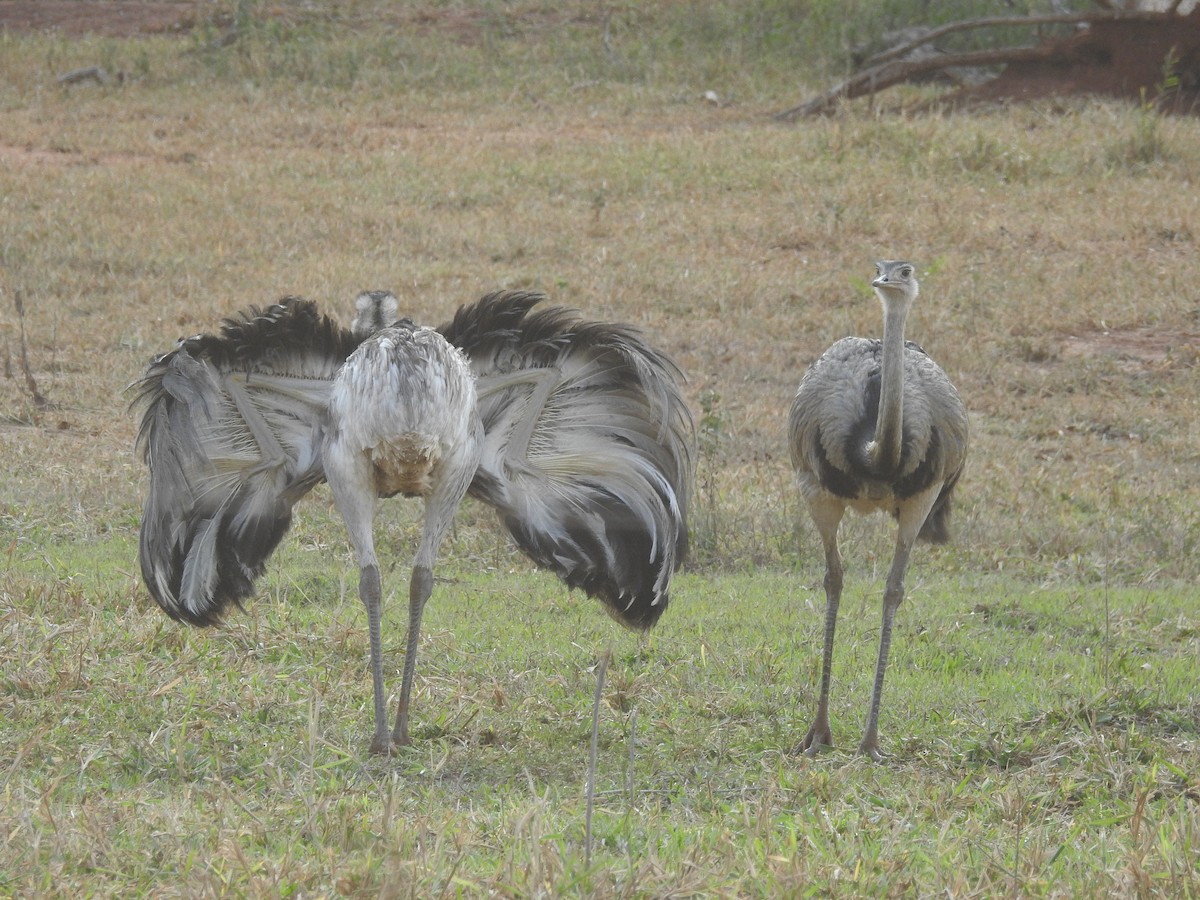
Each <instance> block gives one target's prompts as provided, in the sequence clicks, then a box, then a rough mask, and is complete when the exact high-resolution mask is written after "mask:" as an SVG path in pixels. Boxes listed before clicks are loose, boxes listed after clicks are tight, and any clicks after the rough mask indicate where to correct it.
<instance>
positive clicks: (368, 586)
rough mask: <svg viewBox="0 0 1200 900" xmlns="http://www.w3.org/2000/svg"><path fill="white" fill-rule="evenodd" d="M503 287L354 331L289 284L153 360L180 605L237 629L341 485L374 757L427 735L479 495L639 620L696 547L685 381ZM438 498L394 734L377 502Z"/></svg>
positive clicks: (372, 321)
mask: <svg viewBox="0 0 1200 900" xmlns="http://www.w3.org/2000/svg"><path fill="white" fill-rule="evenodd" d="M542 299H543V298H542V296H541V295H539V294H534V293H529V292H520V291H501V292H496V293H494V294H489V295H488V296H486V297H484V298H482V299H481V300H479V301H478V302H477V303H475V304H472V305H470V306H466V307H463V308H462V309H460V310H459V311H458V313H457V314H456V315H455V317H454V320H453V321H452V322H450V323H448V324H447V325H444V326H442V328H440V329H438V330H437V331H434V330H432V329H429V328H420V327H417V326H415V325H413V323H412V322H411V321H409V320H407V319H403V320H400V321H394V320H395V316H396V308H397V305H398V304H397V302H396V298H395V297H393V296H392V295H391V294H389V293H387V292H379V291H373V292H369V293H365V294H362V295H360V296H359V298H358V301H357V313H356V316H355V321H354V326H353V329H352V330H347V329H344V328H341V327H340V326H338V325H337V324H336V323H334V322H333V321H332V320H331V319H329V318H328V317H326V316H322V315H319V314H318V312H317V309H316V306H315V304H313V303H311V302H309V301H305V300H300V299H298V298H287V299H284V300H282V301H280V302H279V303H277V304H275V305H273V306H271V307H269V308H268V309H266V310H261V311H260V310H257V309H253V308H252V309H250V310H249V311H247V312H246V313H243V314H242V315H241V316H240V317H239V318H234V319H227V320H225V322H224V323H223V327H222V330H221V333H220V334H217V335H211V334H210V335H198V336H196V337H192V338H188V339H186V340H183V341H181V342H180V343H179V345H178V346H177V347H176V348H175V349H174V350H173V351H171V352H169V353H166V354H164V355H162V356H160V357H158V358H156V359H155V360H153V361H152V362H151V363H150V366H149V368H148V369H147V371H146V374H145V375H144V376H143V378H142V379H141V380H140V381H139V382H138V384H137V386H136V387H137V397H136V399H135V403H137V404H140V405H141V406H142V407H143V413H142V420H141V427H140V430H139V435H138V440H139V444H140V446H141V449H142V453H143V456H144V459H145V461H146V464H147V466H148V467H149V471H150V484H149V493H148V495H147V498H146V504H145V510H144V514H143V518H142V528H141V535H140V543H139V557H140V562H141V568H142V575H143V578H144V579H145V582H146V585H147V587H148V588H149V590H150V593H151V595H153V597H154V599H155V600H156V601H157V602H158V604H159V605H160V606H161V607H162V608H163V609H164V610H165V611H166V612H167V613H168V614H169V615H170V616H172V617H173V618H175V619H179V620H182V621H185V622H188V623H191V624H194V625H211V624H214V623H216V622H218V621H219V620H220V619H221V618H222V617H223V615H224V613H225V612H226V610H227V609H228V607H229V606H230V605H231V604H238V605H240V604H241V602H242V600H244V599H245V598H246V597H248V596H250V595H252V594H253V590H254V587H253V582H254V579H255V578H257V577H258V576H259V575H261V574H262V573H263V571H264V569H265V567H266V561H267V559H268V557H269V556H270V554H271V553H272V552H273V551H274V549H275V547H276V546H277V545H278V543H279V541H280V540H281V539H282V538H283V535H284V534H285V533H286V531H287V529H288V526H289V525H290V523H291V511H292V507H293V506H294V505H295V503H296V502H297V501H298V500H300V498H301V497H303V496H304V495H305V494H306V493H308V491H309V490H311V489H312V488H313V487H314V486H315V485H316V484H318V483H319V482H321V481H322V480H328V482H329V484H330V487H331V489H332V492H333V496H334V501H335V504H336V505H337V508H338V512H339V513H340V514H341V516H342V518H343V520H344V521H345V523H346V528H347V531H348V533H349V537H350V542H351V544H352V546H353V548H354V551H355V555H356V557H357V560H358V564H359V567H360V581H359V594H360V597H361V599H362V601H363V603H364V605H365V606H366V608H367V612H368V627H369V630H370V642H371V674H372V680H373V687H374V704H375V732H374V736H373V739H372V743H371V749H372V751H374V752H379V753H389V752H391V750H392V748H393V747H394V746H396V745H403V744H406V743H408V741H409V734H408V707H409V700H410V698H411V691H412V683H413V676H414V671H415V663H416V651H417V645H418V638H419V630H420V622H421V614H422V611H423V609H424V606H425V603H426V601H427V600H428V598H429V596H430V593H431V588H432V583H433V574H432V573H433V565H434V559H435V556H436V553H437V548H438V545H439V543H440V541H441V538H442V536H443V535H444V534H445V531H446V529H447V527H448V526H449V524H450V522H451V521H452V519H453V516H454V513H455V510H456V509H457V507H458V505H459V502H460V500H461V499H462V497H463V495H464V493H465V492H467V491H468V490H469V491H470V492H471V493H472V494H473V495H474V496H477V497H479V498H480V499H482V500H484V501H485V502H487V503H488V504H490V505H492V506H493V507H494V508H495V509H496V510H497V512H498V513H499V514H500V518H501V520H502V521H503V523H504V525H505V526H506V527H507V528H508V530H509V532H510V533H511V534H512V536H513V537H514V539H515V540H516V542H517V543H518V545H519V546H520V547H521V549H522V550H523V551H524V552H525V553H526V554H527V555H529V556H530V557H531V558H532V559H533V560H534V561H535V562H537V563H539V564H540V565H542V566H545V567H546V568H549V569H551V570H552V571H554V572H555V573H556V574H557V575H559V577H560V578H562V579H563V580H564V581H565V582H566V583H567V584H568V585H570V586H572V587H581V588H583V589H584V590H585V591H586V592H587V593H589V594H590V595H592V596H594V597H597V598H599V599H600V600H601V601H603V603H604V604H605V606H606V608H607V609H608V610H609V612H610V613H611V614H612V615H613V616H614V617H615V618H617V619H618V620H619V621H620V622H621V623H622V624H625V625H627V626H629V627H631V628H639V629H644V628H648V627H650V626H651V625H653V624H654V623H655V621H657V619H658V617H659V616H660V615H661V614H662V612H663V610H664V609H665V608H666V606H667V599H668V589H669V586H670V581H671V575H672V574H673V573H674V571H675V570H676V568H678V566H679V564H680V562H681V561H682V559H683V555H684V553H685V551H686V548H687V524H686V522H687V501H688V496H689V493H690V485H691V477H692V470H691V460H692V425H691V418H690V415H689V413H688V411H687V407H686V405H685V404H684V402H683V397H682V393H681V391H680V386H679V382H680V379H681V374H680V372H679V370H678V369H677V368H676V367H675V365H674V363H672V362H671V361H670V360H669V359H668V358H667V357H665V356H663V355H662V354H660V353H658V352H657V351H656V350H654V349H653V348H651V347H650V346H649V345H648V344H646V343H645V341H644V340H643V339H642V338H641V336H640V335H639V334H638V333H637V332H635V331H633V330H632V329H630V328H628V327H626V326H622V325H613V324H607V323H596V322H583V321H580V319H579V317H578V316H577V315H576V314H574V313H572V312H571V311H569V310H564V309H560V308H554V307H551V308H547V309H542V310H537V311H533V307H534V306H535V305H536V304H537V303H539V302H540V301H541V300H542ZM395 494H403V495H406V496H420V497H423V498H424V499H425V518H424V525H423V530H422V536H421V541H420V545H419V547H418V550H417V554H416V559H415V562H414V565H413V571H412V578H411V582H410V585H409V629H408V641H407V648H406V653H405V658H404V676H403V683H402V686H401V691H400V697H399V700H398V706H397V714H396V723H395V727H394V729H393V730H392V731H391V732H390V733H389V731H388V727H387V717H386V708H385V694H384V684H383V654H382V648H381V635H380V631H381V624H380V619H381V610H380V607H381V593H382V590H381V584H380V576H379V564H378V561H377V559H376V556H375V551H374V543H373V537H372V524H373V520H374V513H375V504H376V498H378V497H390V496H393V495H395Z"/></svg>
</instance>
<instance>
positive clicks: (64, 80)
mask: <svg viewBox="0 0 1200 900" xmlns="http://www.w3.org/2000/svg"><path fill="white" fill-rule="evenodd" d="M85 81H94V82H96V84H108V73H107V72H105V71H104V69H103V68H101V67H100V66H84V67H83V68H81V69H72V70H71V71H70V72H67V73H66V74H65V75H59V76H58V83H59V84H82V83H83V82H85Z"/></svg>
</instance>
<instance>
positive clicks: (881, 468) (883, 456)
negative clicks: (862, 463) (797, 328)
mask: <svg viewBox="0 0 1200 900" xmlns="http://www.w3.org/2000/svg"><path fill="white" fill-rule="evenodd" d="M907 315H908V304H898V303H886V302H885V303H884V307H883V366H882V372H881V373H880V383H879V416H878V418H877V419H876V420H875V440H874V441H872V442H871V443H870V444H869V445H868V446H867V458H868V459H869V460H870V462H871V465H872V468H874V469H875V471H877V472H878V473H879V474H880V475H884V476H887V475H892V474H894V473H895V472H896V471H897V470H898V469H899V468H900V451H901V449H902V447H903V443H904V320H905V318H906V317H907Z"/></svg>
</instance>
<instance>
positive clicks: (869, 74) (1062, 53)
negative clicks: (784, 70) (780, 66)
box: [775, 3, 1200, 121]
mask: <svg viewBox="0 0 1200 900" xmlns="http://www.w3.org/2000/svg"><path fill="white" fill-rule="evenodd" d="M1177 7H1178V4H1177V3H1175V4H1173V5H1172V7H1171V8H1170V9H1169V10H1167V11H1166V12H1151V11H1146V10H1113V11H1108V12H1094V13H1078V14H1063V15H1046V16H1005V17H1001V18H988V19H970V20H965V21H961V22H951V23H949V24H947V25H942V26H940V27H938V28H932V29H930V30H929V31H927V32H925V33H924V34H922V35H920V36H919V37H918V38H916V39H913V40H909V41H906V42H905V43H903V44H900V45H898V46H896V47H893V48H890V49H889V50H886V51H884V52H883V53H879V54H877V55H875V56H874V57H872V58H871V59H870V60H868V66H867V68H865V69H864V70H863V71H861V72H858V73H856V74H855V75H853V76H851V77H850V78H848V79H846V80H845V81H843V82H842V83H841V84H839V85H837V86H836V87H833V88H831V89H830V90H828V91H826V92H824V93H823V94H819V95H818V96H816V97H813V98H812V99H810V100H807V101H806V102H804V103H802V104H800V105H799V106H795V107H793V108H791V109H787V110H784V111H783V112H780V113H776V114H775V118H777V119H782V120H788V121H790V120H794V119H796V118H799V117H801V116H811V115H819V114H822V113H827V112H830V111H831V110H832V109H833V108H834V106H835V105H836V104H837V102H838V101H840V100H849V99H853V98H855V97H862V96H866V95H869V94H875V93H877V92H878V91H881V90H884V89H885V88H888V87H891V86H892V85H895V84H899V83H901V82H905V81H911V80H913V79H915V78H919V77H922V76H927V75H929V74H931V73H936V72H942V71H945V70H947V69H953V68H959V67H978V66H997V65H1001V66H1005V67H1007V68H1006V69H1005V72H1004V73H1003V74H1004V75H1008V74H1009V73H1011V72H1012V71H1014V70H1021V71H1033V70H1036V71H1038V72H1039V74H1041V75H1043V76H1045V75H1046V73H1051V74H1052V73H1053V72H1055V71H1065V70H1066V69H1070V68H1072V67H1075V68H1081V67H1082V68H1086V67H1088V66H1091V67H1092V68H1093V69H1099V68H1101V67H1102V66H1103V65H1104V61H1105V60H1106V59H1116V58H1118V57H1119V58H1120V60H1119V65H1120V66H1121V67H1123V69H1125V70H1126V71H1125V74H1124V75H1123V76H1120V77H1118V78H1117V79H1115V80H1114V79H1107V80H1105V79H1100V81H1102V82H1103V84H1102V85H1100V86H1099V87H1098V90H1097V91H1096V92H1097V93H1114V91H1116V92H1120V91H1122V90H1123V91H1124V93H1126V94H1130V93H1132V94H1133V95H1134V96H1136V91H1138V90H1139V89H1140V90H1141V91H1143V92H1144V91H1145V90H1147V89H1149V88H1153V86H1154V77H1155V75H1156V74H1157V75H1158V76H1159V78H1160V79H1162V78H1163V68H1164V65H1166V64H1167V62H1168V61H1170V60H1173V61H1174V62H1176V63H1178V62H1179V61H1181V60H1183V61H1186V62H1187V63H1188V65H1189V66H1190V65H1191V64H1192V63H1191V62H1190V60H1189V55H1190V54H1194V53H1195V52H1196V50H1197V48H1200V7H1198V8H1197V10H1196V11H1193V12H1192V13H1191V14H1189V15H1187V16H1180V15H1178V14H1177V13H1176V12H1175V10H1176V9H1177ZM1021 25H1028V26H1031V27H1033V26H1041V25H1077V26H1086V29H1085V30H1083V31H1080V32H1077V33H1076V34H1073V35H1071V36H1069V37H1065V38H1059V39H1056V40H1050V41H1045V42H1043V43H1041V44H1038V45H1036V46H1022V47H1003V48H997V49H992V50H976V51H968V52H963V53H946V54H941V55H937V56H926V57H922V58H919V59H904V57H905V56H907V55H908V54H911V53H912V52H913V51H914V50H916V49H917V48H919V47H922V46H923V45H925V44H928V43H930V42H931V41H935V40H937V39H938V38H941V37H944V36H946V35H948V34H953V33H955V32H960V31H968V30H974V29H980V28H996V27H1012V26H1021ZM1123 30H1127V31H1130V32H1131V34H1130V35H1128V36H1122V34H1121V32H1122V31H1123ZM1089 42H1091V43H1094V44H1096V46H1089ZM1164 42H1165V43H1164ZM1137 54H1142V55H1143V56H1145V57H1146V58H1145V60H1141V61H1140V64H1139V61H1138V60H1136V59H1131V58H1130V57H1131V56H1132V57H1136V56H1137ZM1147 72H1149V73H1150V74H1149V75H1147ZM1189 77H1190V76H1189ZM1122 79H1123V80H1122ZM1001 80H1002V79H999V78H998V79H994V80H993V82H989V83H988V84H985V85H983V86H982V89H974V88H972V89H964V90H963V91H960V92H959V94H961V95H963V96H973V95H977V96H980V97H983V96H986V95H987V93H988V90H987V89H988V85H989V84H993V83H994V82H997V81H1001ZM1070 92H1086V88H1081V87H1080V86H1079V85H1073V86H1072V90H1071V91H1070ZM993 93H994V91H993Z"/></svg>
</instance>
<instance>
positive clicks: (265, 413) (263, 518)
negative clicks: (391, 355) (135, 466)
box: [133, 298, 358, 625]
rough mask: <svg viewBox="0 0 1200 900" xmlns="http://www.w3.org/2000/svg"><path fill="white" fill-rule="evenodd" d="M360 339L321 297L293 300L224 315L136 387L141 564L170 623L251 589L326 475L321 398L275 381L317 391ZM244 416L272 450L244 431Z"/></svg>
mask: <svg viewBox="0 0 1200 900" xmlns="http://www.w3.org/2000/svg"><path fill="white" fill-rule="evenodd" d="M357 343H358V342H357V340H356V339H355V338H354V337H353V336H352V335H351V334H350V332H349V331H347V330H346V329H344V328H342V327H340V326H339V325H338V324H337V323H336V322H334V321H333V320H331V319H329V318H328V317H326V316H322V315H319V314H318V313H317V309H316V305H315V304H313V303H312V302H310V301H305V300H299V299H297V298H287V299H284V300H282V301H281V302H279V303H277V304H274V305H272V306H270V307H268V308H267V309H265V310H260V309H258V308H255V307H251V308H250V309H249V310H248V311H246V312H245V313H243V314H242V315H240V316H239V317H236V318H230V319H226V320H224V322H223V323H222V328H221V332H220V333H219V334H202V335H197V336H195V337H191V338H187V339H185V340H182V341H180V342H179V344H178V345H177V346H176V348H175V349H174V350H172V351H171V352H169V353H166V354H163V355H162V356H159V357H157V358H156V359H154V360H153V361H152V362H151V363H150V365H149V367H148V368H147V370H146V373H145V375H144V376H143V377H142V378H141V380H140V381H138V382H137V383H136V384H135V385H134V390H135V392H136V393H135V397H134V401H133V404H134V406H135V407H141V408H142V419H141V425H140V428H139V430H138V445H139V449H140V451H141V454H142V458H143V459H144V461H145V463H146V465H147V467H148V468H149V470H150V489H149V493H148V495H147V498H146V504H145V509H144V512H143V517H142V528H141V534H140V538H139V560H140V564H141V569H142V576H143V578H144V579H145V582H146V586H147V587H148V588H149V590H150V593H151V595H152V596H153V597H154V599H155V600H156V601H157V602H158V604H159V605H160V606H161V607H162V608H163V609H164V610H165V611H166V612H167V613H168V614H169V615H170V616H172V617H173V618H176V619H181V620H183V621H187V622H189V623H191V624H194V625H211V624H214V623H215V622H217V621H219V620H220V619H221V617H222V616H223V615H224V613H225V612H226V611H227V608H228V607H229V606H230V605H231V604H239V605H240V604H241V601H242V600H243V599H245V598H246V597H248V596H250V594H251V593H252V592H253V585H254V579H256V578H257V577H258V576H259V575H261V574H262V572H263V569H264V566H265V564H266V561H267V558H268V557H269V556H270V555H271V553H272V552H273V551H274V550H275V547H276V546H278V544H279V541H280V540H281V539H282V538H283V535H284V534H286V533H287V530H288V527H289V526H290V524H291V509H292V505H293V504H294V503H295V502H296V501H297V500H299V499H300V497H302V496H303V495H304V494H306V493H307V492H308V491H309V490H310V489H311V488H312V487H313V486H314V485H315V484H317V483H318V482H320V481H321V480H322V478H323V477H324V476H323V473H322V471H321V468H320V461H319V459H315V458H314V455H313V446H312V445H313V435H314V432H316V431H317V430H318V429H319V428H320V421H321V416H322V412H323V407H322V401H321V399H320V397H319V396H316V395H314V396H313V398H312V400H311V402H308V401H303V400H297V399H296V398H295V397H294V396H291V397H285V398H283V400H282V401H281V400H280V399H279V397H278V394H277V392H278V384H279V383H281V382H283V383H286V382H287V381H288V380H295V381H296V382H297V385H298V387H297V392H299V393H304V392H311V387H310V384H309V383H310V382H312V381H316V382H326V383H328V382H329V381H330V380H331V379H332V377H333V375H334V374H335V373H336V372H337V370H338V368H339V367H340V366H341V365H342V363H343V362H344V361H345V359H346V357H347V356H349V354H350V352H351V351H352V350H353V349H354V347H355V346H356V344H357ZM235 375H237V376H241V380H242V381H243V382H244V384H243V385H241V387H240V391H241V394H242V397H243V400H242V403H243V407H239V401H238V399H237V398H235V396H234V395H233V393H232V391H233V390H236V389H237V388H234V387H232V386H231V385H232V382H231V381H230V376H235ZM300 385H303V386H300ZM267 395H270V396H267ZM246 404H249V405H248V407H247V406H246ZM247 409H249V410H250V415H252V416H255V417H256V418H257V420H258V421H257V424H258V425H259V427H261V428H262V429H264V431H263V432H262V433H263V434H264V435H266V434H269V435H271V442H273V443H271V442H268V444H267V445H266V446H264V444H263V443H262V442H261V441H256V440H254V439H253V436H252V434H249V433H248V432H247V430H246V424H245V417H246V414H247Z"/></svg>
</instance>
